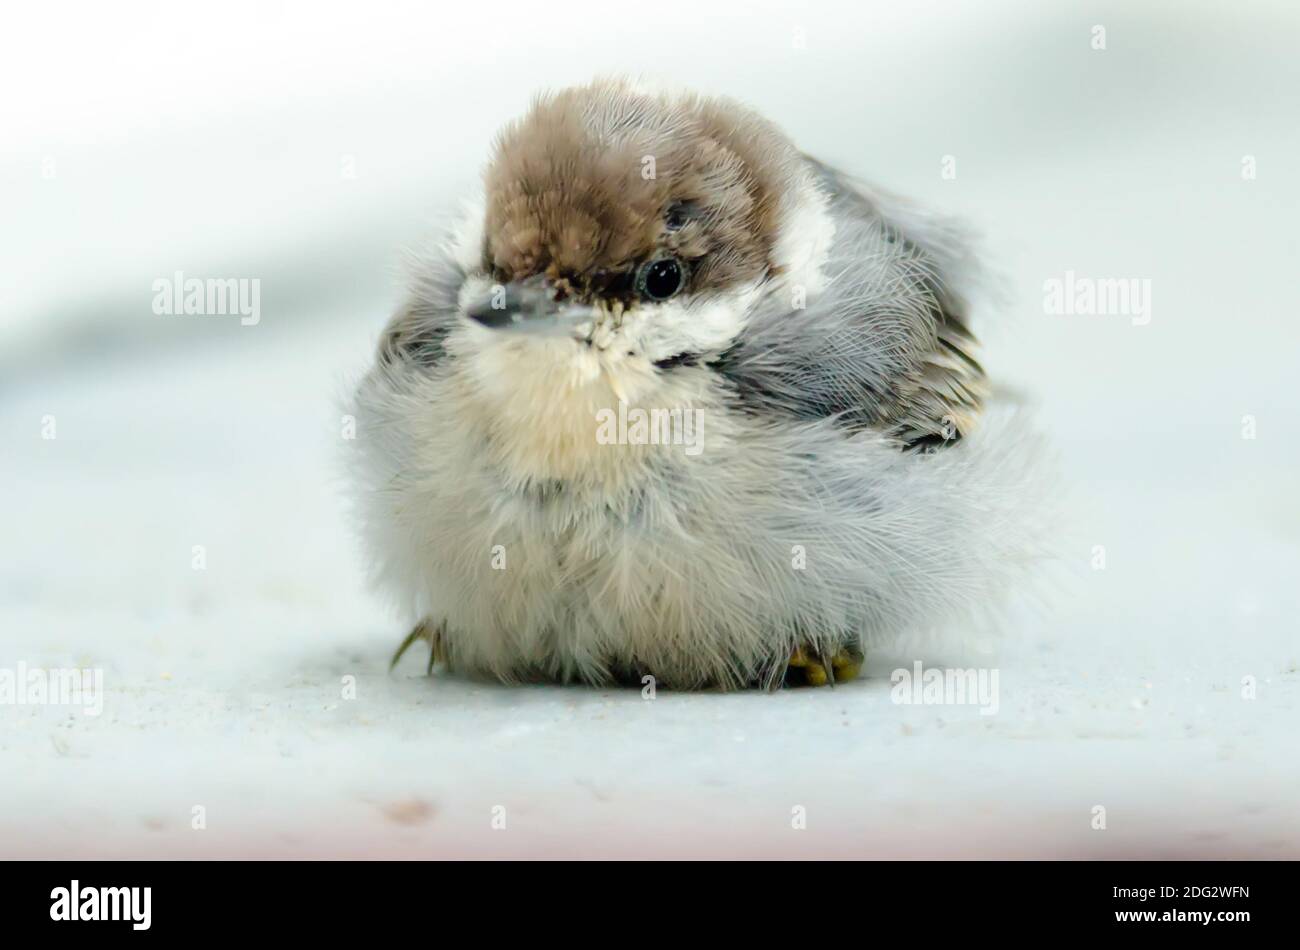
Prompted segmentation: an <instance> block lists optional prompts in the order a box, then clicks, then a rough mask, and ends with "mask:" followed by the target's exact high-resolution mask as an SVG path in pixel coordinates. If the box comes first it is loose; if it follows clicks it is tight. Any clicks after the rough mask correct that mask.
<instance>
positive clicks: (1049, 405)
mask: <svg viewBox="0 0 1300 950" xmlns="http://www.w3.org/2000/svg"><path fill="white" fill-rule="evenodd" d="M1099 31H1100V32H1099ZM1298 40H1300V10H1297V8H1296V6H1295V4H1294V3H1290V2H1285V0H1278V2H1268V0H1249V2H1243V3H1237V4H1231V5H1229V4H1222V3H1209V2H1207V3H1195V2H1192V3H1188V2H1159V0H1150V2H1144V3H1141V4H1133V3H1107V2H1099V3H1088V2H1068V3H1059V4H1050V5H1048V4H1037V3H1032V2H1006V0H997V2H981V3H974V2H970V3H960V2H958V3H952V2H942V3H941V2H919V3H908V4H898V3H877V2H793V0H792V2H786V3H764V2H745V3H730V2H711V3H707V4H703V3H679V2H672V0H661V2H658V3H655V4H652V5H640V4H637V5H628V4H612V3H608V2H606V3H582V2H577V3H557V4H551V5H539V4H521V3H514V2H503V0H496V2H490V3H479V4H458V5H451V6H448V5H440V6H438V7H436V8H435V7H432V6H428V5H424V4H402V3H376V4H356V3H289V2H275V0H271V2H261V3H248V4H244V3H225V4H220V5H212V6H208V7H206V8H197V7H187V8H180V7H178V6H177V5H173V4H163V3H158V4H142V3H126V4H121V5H114V7H113V8H111V9H110V8H106V7H103V6H101V5H92V4H89V3H85V4H57V5H49V4H46V5H33V4H28V5H20V6H17V7H14V8H12V9H10V10H8V11H7V12H6V27H5V30H4V31H3V34H2V35H0V220H3V226H2V227H0V261H3V264H2V265H0V446H2V447H0V460H2V461H0V499H2V500H0V505H3V522H2V523H0V524H2V527H0V667H8V668H13V667H14V666H15V665H16V664H17V663H19V662H20V661H21V662H25V663H26V664H28V665H29V666H45V667H68V666H78V667H94V668H102V669H103V670H104V671H105V690H106V701H105V710H104V713H103V715H101V716H99V717H95V718H90V717H85V716H83V715H81V714H80V712H79V711H77V710H69V709H67V708H60V707H36V706H0V759H2V760H3V773H4V775H5V779H4V781H3V783H0V855H3V856H65V855H67V856H72V855H89V856H122V857H131V856H152V855H183V856H236V855H252V856H258V855H284V856H299V855H303V856H342V855H368V856H390V855H392V856H440V855H488V854H513V855H542V854H557V853H559V854H566V855H585V854H592V855H612V856H618V855H631V854H657V855H672V854H676V855H695V854H737V855H742V854H754V855H756V854H765V855H777V856H812V855H863V856H887V857H929V856H963V857H974V856H996V857H1020V856H1039V857H1052V856H1065V855H1072V856H1084V855H1086V856H1097V857H1132V856H1155V857H1159V856H1209V855H1212V856H1268V857H1279V856H1284V855H1285V856H1291V857H1295V856H1300V806H1297V802H1296V799H1295V795H1294V789H1295V788H1296V786H1297V781H1300V758H1298V757H1296V756H1295V755H1294V734H1295V730H1296V728H1297V727H1300V673H1298V672H1297V670H1298V668H1300V624H1298V623H1297V619H1296V618H1297V616H1298V611H1297V608H1298V607H1300V595H1298V594H1297V586H1296V584H1295V578H1296V573H1297V568H1300V557H1297V544H1298V542H1300V500H1298V496H1297V493H1296V491H1295V485H1296V482H1297V475H1298V472H1300V439H1297V436H1300V423H1298V422H1297V405H1298V402H1297V398H1296V395H1295V389H1294V386H1295V379H1296V375H1297V369H1298V367H1297V354H1298V352H1300V321H1298V320H1297V319H1296V317H1295V315H1294V314H1293V313H1292V310H1293V309H1294V304H1295V301H1296V300H1297V296H1298V295H1297V291H1298V290H1300V287H1298V286H1297V285H1298V284H1300V267H1297V236H1296V235H1297V228H1296V226H1295V221H1296V218H1297V212H1298V211H1300V184H1298V183H1297V170H1298V169H1300V122H1297V116H1300V58H1297V57H1296V55H1295V49H1296V46H1297V41H1298ZM608 73H631V74H634V75H641V76H644V77H646V78H647V79H651V80H656V81H662V82H666V83H670V84H677V85H682V86H687V87H692V88H695V89H698V90H700V91H703V92H708V93H713V94H722V95H728V96H732V97H735V98H737V99H740V100H742V101H744V102H746V103H748V104H749V105H751V106H753V107H754V108H756V109H757V110H758V111H760V112H762V113H763V114H765V115H766V116H768V117H769V118H771V119H772V120H774V121H775V122H777V123H778V124H779V125H780V126H782V127H783V128H784V129H785V130H786V131H787V132H788V133H789V134H790V135H791V136H792V137H793V138H794V140H795V141H796V142H797V143H798V144H799V145H800V146H801V147H802V148H804V149H805V150H806V151H808V152H810V153H812V154H815V155H817V156H819V157H821V158H823V159H824V160H826V161H829V162H830V163H832V164H835V165H838V166H840V167H842V168H845V169H846V170H849V171H852V172H854V173H856V174H858V175H859V176H861V177H864V178H866V179H869V180H871V181H873V182H876V183H878V184H880V185H882V186H884V187H886V188H888V189H890V190H892V191H895V192H898V193H901V194H905V195H908V196H911V197H913V198H916V199H918V200H920V201H923V202H925V203H927V204H929V205H931V206H933V207H935V208H937V209H939V210H942V211H946V212H949V213H952V214H956V215H959V216H962V217H964V218H966V219H967V220H968V221H970V222H971V223H972V224H973V225H974V226H975V227H976V228H977V229H978V230H979V231H981V232H982V234H983V235H984V242H985V243H984V247H985V252H986V254H987V255H988V257H989V259H990V261H991V262H992V263H993V265H994V266H995V267H996V268H997V270H998V271H999V273H1000V274H1001V275H1002V282H1003V284H1004V287H1005V290H1006V303H1005V304H1004V305H1002V306H1000V307H998V308H997V310H996V312H994V311H989V312H986V313H984V314H981V315H980V318H979V319H978V321H977V324H978V329H979V331H980V333H981V335H982V337H983V339H984V340H985V343H986V347H985V363H986V365H987V366H988V367H989V368H990V370H991V371H992V372H993V373H994V374H996V375H997V376H998V377H999V378H1000V379H1002V380H1003V381H1005V382H1007V383H1008V384H1010V385H1013V386H1015V387H1016V388H1017V389H1020V390H1022V391H1024V392H1025V393H1028V394H1030V396H1031V397H1032V399H1033V400H1034V402H1035V404H1036V405H1037V407H1038V408H1037V413H1038V416H1039V419H1040V421H1041V424H1042V425H1043V427H1044V428H1045V429H1047V430H1048V431H1049V432H1050V433H1051V436H1052V440H1053V442H1054V444H1055V445H1056V447H1057V449H1058V451H1059V454H1060V456H1061V459H1062V462H1063V468H1064V470H1065V471H1066V473H1067V475H1068V484H1067V485H1066V487H1065V488H1063V498H1064V499H1065V500H1066V502H1067V506H1068V508H1069V511H1070V515H1071V522H1072V524H1073V525H1074V526H1075V527H1074V531H1075V532H1076V533H1077V537H1075V536H1074V535H1072V536H1071V537H1070V538H1068V539H1066V542H1065V547H1066V549H1067V555H1066V559H1067V561H1070V562H1071V563H1069V564H1067V565H1066V567H1067V571H1066V572H1064V573H1065V574H1066V575H1067V576H1066V577H1065V578H1063V579H1061V580H1060V582H1059V585H1058V587H1059V589H1058V590H1057V591H1056V592H1055V596H1054V597H1053V598H1052V603H1051V605H1050V607H1049V608H1048V609H1045V610H1029V609H1025V610H1016V611H1015V613H1014V617H1015V619H1014V620H1012V621H1009V624H1008V629H1007V631H1006V636H1005V638H1004V640H1003V642H1001V643H1000V644H999V645H998V646H997V647H996V648H995V649H996V652H995V653H994V654H992V655H991V656H992V657H993V658H990V654H987V653H985V654H981V656H982V657H983V658H982V659H979V660H978V661H976V662H978V664H979V665H982V666H989V665H995V666H996V667H997V668H999V669H1000V671H1001V689H1002V697H1001V711H1000V713H999V714H998V715H997V716H993V717H981V716H979V715H978V713H977V711H976V710H975V709H973V708H971V707H966V708H960V707H951V706H949V707H908V706H896V705H893V704H892V703H890V701H889V675H890V671H891V670H892V669H893V668H894V667H895V666H899V665H902V666H910V663H911V661H912V659H913V657H910V656H898V657H878V658H871V665H870V666H869V667H868V670H867V674H868V675H867V678H866V679H865V680H864V681H862V682H860V683H856V684H853V685H851V686H847V687H842V688H839V689H837V690H836V691H835V692H834V693H833V694H819V693H811V692H809V693H798V692H787V693H782V694H780V695H777V696H748V695H746V696H726V697H724V696H669V695H661V696H660V697H659V698H658V699H657V700H656V701H655V702H653V703H645V702H644V701H643V700H642V699H641V697H640V694H639V693H636V692H631V693H626V692H620V691H599V690H587V689H577V688H574V689H516V690H508V689H504V688H498V687H492V686H486V685H483V684H475V683H466V682H460V681H456V680H449V679H446V678H441V679H437V680H435V681H434V682H430V681H429V680H426V679H425V678H424V677H423V676H422V673H423V663H422V658H416V657H415V656H414V651H412V655H411V656H409V657H408V658H407V661H406V662H405V663H404V664H403V666H401V667H399V669H398V671H397V672H396V673H395V674H394V675H393V676H391V677H390V676H388V675H387V673H386V669H385V664H386V661H387V658H388V655H389V652H390V650H391V649H392V647H393V646H395V644H396V642H397V640H398V639H399V638H400V636H401V634H402V633H403V632H404V631H403V630H401V629H400V620H399V618H398V617H397V615H396V614H394V613H393V612H391V611H390V610H389V609H388V607H387V605H385V604H384V603H383V602H382V601H381V600H379V599H378V598H376V597H375V596H374V595H372V594H371V593H370V592H369V591H368V590H367V589H366V586H365V583H364V565H363V563H362V562H361V559H360V557H359V554H358V552H357V549H356V545H355V544H354V542H353V539H352V537H351V534H350V531H349V529H348V524H347V518H346V512H345V510H344V505H343V501H342V493H341V466H340V462H339V460H340V457H341V455H342V452H341V447H342V446H341V439H342V434H341V419H340V414H341V412H342V411H343V410H342V408H341V399H342V397H343V396H344V395H345V394H346V393H347V391H348V388H349V387H350V386H351V385H352V383H353V382H354V381H355V379H356V378H357V377H358V375H359V373H360V372H362V371H363V370H364V368H365V366H366V364H367V361H368V360H369V358H370V356H371V353H372V347H373V344H374V341H375V339H376V336H377V333H378V331H379V329H380V327H381V326H382V325H383V323H384V321H385V320H386V319H387V317H388V315H389V314H390V313H391V312H392V310H393V309H394V308H395V306H396V305H397V303H398V300H399V295H400V286H401V282H400V263H401V260H402V249H403V248H404V247H409V246H412V245H416V244H418V243H420V242H421V241H424V240H429V239H432V238H436V236H437V234H438V232H439V229H440V228H441V227H442V226H443V225H444V224H445V223H446V221H447V219H448V217H449V215H450V214H452V213H453V212H454V211H455V210H456V207H457V203H458V201H459V200H460V199H461V198H462V197H463V196H464V195H465V194H466V192H467V191H468V189H469V188H470V187H472V185H473V184H474V182H475V181H476V176H477V174H478V170H479V166H480V165H481V163H482V161H483V160H484V158H485V157H486V155H487V152H488V148H489V145H490V142H491V138H492V136H493V134H494V132H495V131H496V130H497V129H498V128H499V127H500V126H501V124H502V123H504V122H505V121H507V120H509V119H510V118H512V117H514V116H516V115H518V114H519V113H520V112H522V111H523V110H524V109H526V108H527V106H528V103H529V101H530V99H531V97H532V96H534V95H535V94H536V93H537V92H539V91H541V90H543V89H547V88H554V87H559V86H564V85H567V84H571V83H577V82H582V81H585V80H588V79H590V78H591V77H592V76H593V75H598V74H608ZM176 272H181V273H183V274H184V275H185V277H187V278H191V277H197V278H202V279H206V278H235V279H256V280H258V281H260V289H261V296H260V319H259V320H258V322H257V323H256V324H255V325H244V323H242V322H241V320H240V318H239V316H238V315H229V316H220V315H213V316H195V315H190V316H185V315H170V316H169V315H158V314H156V313H155V312H154V306H153V304H154V298H155V289H154V282H155V281H158V280H160V279H162V280H170V279H171V278H172V277H173V275H174V274H175V273H176ZM1067 272H1073V273H1074V274H1076V275H1079V276H1081V277H1091V278H1115V279H1128V278H1131V279H1138V280H1149V281H1150V287H1151V299H1150V305H1151V306H1150V321H1149V322H1147V323H1144V324H1137V323H1135V322H1134V320H1132V319H1130V318H1129V317H1128V316H1124V315H1109V316H1107V315H1093V316H1089V315H1082V314H1075V315H1060V314H1052V313H1048V312H1045V307H1044V294H1045V290H1044V287H1045V282H1047V281H1051V280H1057V279H1063V278H1064V277H1065V275H1066V273H1067ZM1099 548H1100V549H1103V559H1104V566H1102V567H1098V560H1097V552H1098V549H1099ZM200 549H201V551H202V559H201V561H202V565H201V567H198V561H196V558H197V554H196V551H198V550H200ZM1019 606H1021V605H1017V607H1019ZM982 648H983V649H985V650H988V649H990V647H989V645H987V644H984V645H982ZM924 658H925V659H926V661H927V662H943V661H945V659H946V658H945V657H941V656H932V655H929V654H925V655H924ZM959 660H961V658H958V657H954V658H953V661H954V662H956V661H959ZM347 677H352V678H353V682H354V683H355V685H356V695H355V698H350V697H344V696H343V686H342V685H341V684H343V683H344V681H345V678H347ZM1244 678H1249V681H1250V682H1251V683H1253V684H1254V685H1255V689H1254V690H1253V691H1252V695H1253V698H1247V697H1246V696H1245V691H1244V687H1243V683H1244V682H1246V680H1245V679H1244ZM1099 805H1100V806H1103V807H1105V808H1106V809H1107V814H1108V815H1109V816H1110V821H1109V824H1108V826H1107V828H1106V829H1105V830H1104V831H1101V830H1096V829H1094V828H1093V827H1092V818H1093V814H1094V809H1095V807H1096V806H1099ZM198 806H201V807H203V808H204V810H205V814H206V815H207V816H208V817H207V822H206V826H205V828H204V829H202V830H199V829H195V828H194V827H193V821H192V814H193V809H194V808H195V807H198ZM496 806H501V807H503V808H505V809H506V810H507V811H508V813H509V814H510V815H511V818H510V821H509V825H508V828H509V830H508V831H507V832H506V833H501V832H499V831H495V830H493V829H492V828H491V826H490V818H491V809H492V808H494V807H496ZM795 806H800V807H806V808H807V810H808V814H809V819H808V828H807V830H806V831H803V832H800V833H794V832H792V830H791V827H790V815H791V809H792V808H793V807H795Z"/></svg>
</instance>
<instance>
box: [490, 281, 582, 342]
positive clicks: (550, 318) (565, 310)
mask: <svg viewBox="0 0 1300 950" xmlns="http://www.w3.org/2000/svg"><path fill="white" fill-rule="evenodd" d="M555 296H556V295H555V289H554V288H553V287H552V286H551V285H550V284H549V283H548V282H547V280H546V278H545V277H544V276H543V275H541V274H537V275H535V276H533V277H529V278H526V279H525V280H515V281H511V282H510V283H508V284H496V285H494V286H492V287H490V288H488V291H487V293H485V294H484V295H483V296H482V297H480V298H479V299H478V300H475V301H472V302H471V303H470V304H469V306H468V307H466V309H465V314H466V316H468V317H469V318H470V319H471V320H473V321H475V322H476V323H480V324H482V325H483V326H485V327H488V328H490V329H493V330H504V331H510V332H528V333H543V334H544V333H564V332H570V331H571V330H572V328H573V327H574V325H576V324H577V323H578V322H580V320H581V319H582V318H583V317H584V316H585V315H586V314H587V313H588V311H587V308H583V307H577V306H574V305H572V304H562V303H560V302H558V301H557V300H556V299H555Z"/></svg>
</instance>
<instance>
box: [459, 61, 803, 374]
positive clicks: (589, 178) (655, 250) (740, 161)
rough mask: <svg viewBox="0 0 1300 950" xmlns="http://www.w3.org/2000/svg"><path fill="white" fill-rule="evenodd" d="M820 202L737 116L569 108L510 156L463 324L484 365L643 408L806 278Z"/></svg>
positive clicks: (699, 107) (723, 106)
mask: <svg viewBox="0 0 1300 950" xmlns="http://www.w3.org/2000/svg"><path fill="white" fill-rule="evenodd" d="M818 197H819V195H818V194H817V192H816V190H815V189H814V188H812V187H811V185H810V183H809V182H808V181H806V172H805V171H804V168H803V165H802V163H801V162H800V160H799V155H798V153H797V151H796V150H795V149H794V147H793V146H792V144H791V143H790V142H789V140H788V139H787V138H786V137H785V136H784V135H783V134H782V133H780V132H779V131H778V130H777V129H776V128H775V127H774V126H773V125H771V124H770V123H768V122H767V121H765V120H764V119H762V118H760V117H759V116H757V115H755V114H754V113H752V112H750V111H749V110H747V109H744V108H743V107H741V106H739V105H736V104H735V103H732V102H729V101H725V100H712V99H705V98H700V97H696V96H692V95H670V94H663V93H654V92H645V91H641V90H638V89H637V88H635V87H634V86H632V85H631V84H629V83H626V82H623V81H602V82H597V83H593V84H591V85H588V86H582V87H578V88H574V89H569V90H565V91H563V92H560V93H557V94H555V95H550V96H546V97H543V98H541V99H539V100H537V101H536V102H535V103H534V105H533V107H532V109H531V111H530V112H529V113H528V114H527V115H526V116H524V117H523V118H522V119H520V120H519V121H517V122H514V123H512V124H511V125H509V126H508V127H507V128H506V129H505V130H504V131H503V132H502V133H501V135H500V136H499V138H498V140H497V142H496V145H495V149H494V152H493V156H492V159H491V161H490V163H489V165H488V168H487V171H486V174H485V177H484V206H483V209H482V211H481V215H480V216H479V221H480V226H479V227H478V229H477V230H476V229H474V228H471V229H470V230H469V232H468V237H466V238H463V243H467V244H469V246H468V247H466V248H465V249H464V250H465V253H464V254H462V260H465V261H466V271H467V273H466V279H465V281H464V283H463V284H462V286H461V288H460V293H459V304H460V308H461V311H462V314H463V316H464V317H465V318H466V320H467V321H469V322H470V323H472V324H473V325H476V326H477V327H479V328H481V329H482V330H483V331H485V332H482V333H478V339H477V343H478V345H479V346H480V347H497V348H505V350H507V351H509V352H512V353H515V354H517V355H518V356H520V357H521V358H523V359H525V360H528V361H536V360H538V359H539V358H541V357H539V353H541V352H543V351H544V352H545V353H546V354H548V355H547V356H546V357H545V359H544V360H543V361H544V362H545V363H546V364H547V365H553V364H554V362H555V361H559V362H560V363H561V364H564V365H569V366H570V368H573V369H575V370H577V372H576V375H572V376H570V377H564V379H568V380H578V381H581V380H589V381H591V382H593V383H594V382H598V381H603V382H604V383H607V384H608V385H609V386H610V387H611V389H612V391H613V392H614V394H615V395H617V396H618V398H637V396H638V395H640V396H644V395H646V393H647V387H648V386H649V384H650V383H651V382H652V381H653V379H654V378H655V376H656V374H660V373H664V372H668V371H671V370H672V369H674V368H676V367H679V366H682V365H689V364H691V363H694V362H696V361H698V360H700V359H702V358H706V357H707V356H708V355H709V354H710V353H717V352H721V351H723V350H725V349H726V347H727V346H728V345H729V344H730V343H731V342H732V341H733V340H734V338H735V337H736V335H737V334H738V333H739V332H740V331H741V329H742V328H743V326H744V322H745V318H746V315H747V312H748V311H749V309H750V308H751V307H752V306H753V305H754V302H755V300H756V299H757V298H758V296H759V295H760V294H761V293H763V292H764V291H765V290H770V288H771V285H772V282H773V280H774V279H776V278H784V279H806V278H807V276H808V275H806V274H802V273H796V272H800V271H801V269H803V270H806V269H807V268H808V266H809V265H810V263H811V258H812V257H813V256H814V255H815V254H816V253H817V248H818V241H817V239H816V237H817V236H816V235H808V234H802V235H797V234H795V233H793V232H794V231H795V230H797V226H798V225H799V223H800V216H801V215H803V216H804V217H805V218H806V216H807V215H808V214H809V212H810V209H811V210H812V211H814V212H815V211H817V210H820V205H817V206H816V207H815V208H814V207H813V205H816V202H817V199H818ZM823 243H824V242H823ZM476 332H477V331H476ZM553 378H555V377H553Z"/></svg>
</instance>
